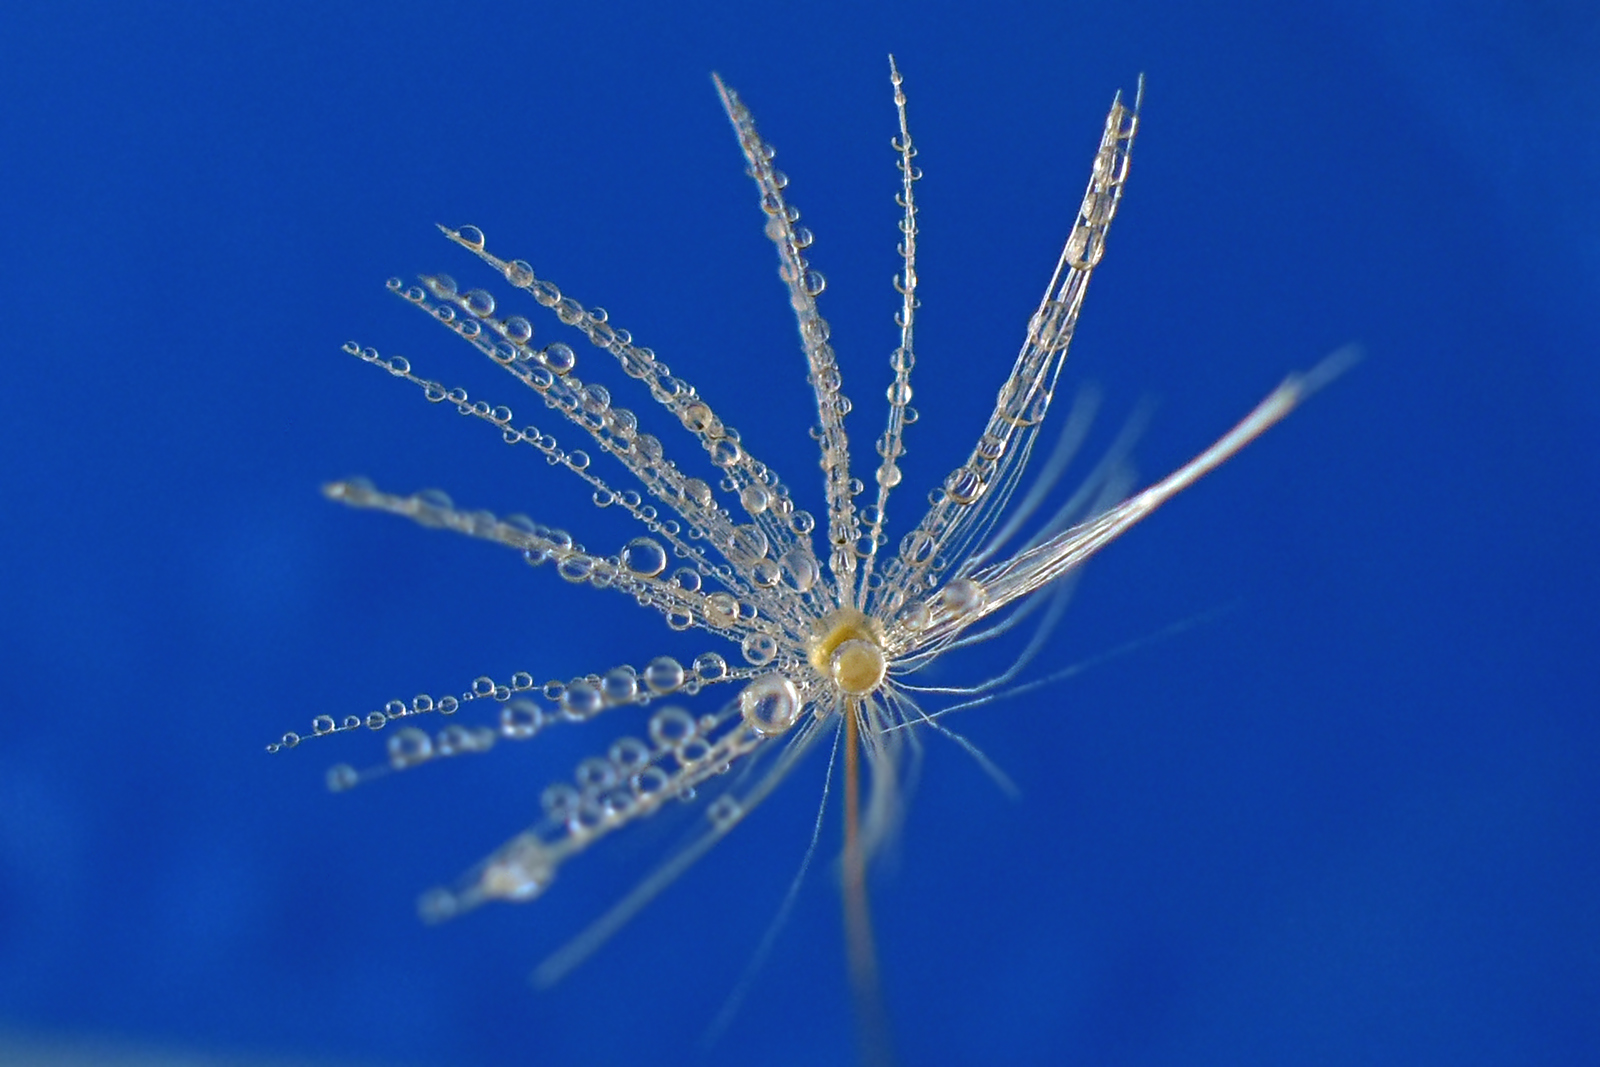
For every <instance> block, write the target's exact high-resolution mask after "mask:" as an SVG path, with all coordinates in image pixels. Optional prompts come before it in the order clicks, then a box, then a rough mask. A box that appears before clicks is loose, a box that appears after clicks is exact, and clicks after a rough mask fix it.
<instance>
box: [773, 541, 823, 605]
mask: <svg viewBox="0 0 1600 1067" xmlns="http://www.w3.org/2000/svg"><path fill="white" fill-rule="evenodd" d="M781 562H782V563H783V576H784V579H785V580H786V581H787V582H788V583H789V585H790V586H792V587H793V588H794V589H795V591H796V592H800V593H805V592H809V591H810V590H811V587H812V586H813V585H816V584H817V578H818V577H819V576H820V573H821V572H820V568H818V566H817V558H816V557H815V556H813V555H812V554H811V553H810V552H809V551H807V549H806V548H805V546H803V545H795V546H794V547H793V548H791V549H789V551H787V552H785V553H784V554H783V559H782V560H781Z"/></svg>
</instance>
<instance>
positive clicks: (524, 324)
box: [505, 315, 533, 345]
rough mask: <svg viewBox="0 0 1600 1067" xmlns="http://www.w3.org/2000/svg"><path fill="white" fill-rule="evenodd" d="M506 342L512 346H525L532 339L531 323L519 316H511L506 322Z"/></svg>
mask: <svg viewBox="0 0 1600 1067" xmlns="http://www.w3.org/2000/svg"><path fill="white" fill-rule="evenodd" d="M505 328H506V340H508V341H510V342H511V343H512V344H518V345H525V344H527V343H528V340H529V339H530V338H531V337H533V323H531V322H529V321H528V320H527V319H525V318H523V317H522V316H521V315H513V316H511V317H510V318H509V319H507V320H506V323H505Z"/></svg>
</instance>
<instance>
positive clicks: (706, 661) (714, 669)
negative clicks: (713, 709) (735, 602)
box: [694, 594, 733, 682]
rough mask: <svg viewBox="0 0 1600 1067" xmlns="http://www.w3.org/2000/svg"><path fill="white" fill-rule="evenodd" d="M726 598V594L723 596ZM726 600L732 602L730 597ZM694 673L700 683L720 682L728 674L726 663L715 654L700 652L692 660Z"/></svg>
mask: <svg viewBox="0 0 1600 1067" xmlns="http://www.w3.org/2000/svg"><path fill="white" fill-rule="evenodd" d="M723 595H724V596H726V595H727V594H723ZM728 599H730V600H732V599H733V598H732V597H729V598H728ZM694 672H695V673H696V674H698V675H699V676H700V679H701V681H706V682H716V681H721V679H722V678H723V676H724V675H726V674H727V673H728V661H727V660H725V659H723V658H722V657H721V656H719V655H718V654H717V653H715V652H702V653H700V654H699V655H698V656H696V657H695V658H694Z"/></svg>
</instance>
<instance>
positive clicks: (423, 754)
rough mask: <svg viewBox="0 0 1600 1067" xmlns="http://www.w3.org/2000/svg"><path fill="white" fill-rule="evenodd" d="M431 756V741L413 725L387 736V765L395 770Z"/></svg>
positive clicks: (423, 760) (403, 768) (412, 765)
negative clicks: (389, 736)
mask: <svg viewBox="0 0 1600 1067" xmlns="http://www.w3.org/2000/svg"><path fill="white" fill-rule="evenodd" d="M447 754H448V753H447ZM432 756H433V741H432V740H430V739H429V737H428V735H427V734H426V733H424V732H423V731H421V730H419V729H417V728H416V727H415V726H407V727H405V728H404V729H402V730H400V731H398V732H396V733H395V735H394V736H393V737H391V738H389V766H391V767H393V768H394V769H395V770H397V771H402V770H405V769H406V768H407V767H414V766H416V765H417V764H419V763H426V762H427V761H428V760H429V759H430V758H432Z"/></svg>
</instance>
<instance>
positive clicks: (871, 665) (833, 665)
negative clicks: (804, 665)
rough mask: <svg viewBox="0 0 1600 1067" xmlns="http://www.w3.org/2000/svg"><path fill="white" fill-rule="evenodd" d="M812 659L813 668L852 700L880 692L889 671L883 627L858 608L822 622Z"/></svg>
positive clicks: (850, 609)
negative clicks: (829, 679) (884, 649)
mask: <svg viewBox="0 0 1600 1067" xmlns="http://www.w3.org/2000/svg"><path fill="white" fill-rule="evenodd" d="M810 659H811V665H812V666H813V667H815V668H816V669H817V670H818V671H821V672H822V673H824V674H826V675H827V676H828V677H830V678H832V679H833V684H834V685H837V686H838V687H839V688H840V689H841V690H843V691H844V692H846V693H849V694H850V695H852V696H861V695H864V694H866V693H870V692H872V691H873V690H874V689H876V688H878V686H880V685H882V684H883V677H884V675H885V674H886V673H888V669H889V662H888V660H887V659H886V658H885V657H884V654H883V631H882V627H880V626H879V625H878V623H877V622H876V621H875V620H874V619H871V618H869V617H868V616H866V615H865V614H863V613H862V612H860V611H857V610H855V609H854V608H844V609H841V610H839V611H836V612H834V613H833V614H832V615H830V616H828V617H827V618H826V619H824V620H823V621H822V623H821V625H819V626H818V627H817V636H816V637H815V638H814V639H813V641H812V643H811V650H810Z"/></svg>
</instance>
